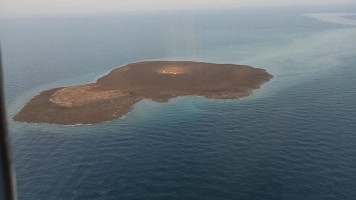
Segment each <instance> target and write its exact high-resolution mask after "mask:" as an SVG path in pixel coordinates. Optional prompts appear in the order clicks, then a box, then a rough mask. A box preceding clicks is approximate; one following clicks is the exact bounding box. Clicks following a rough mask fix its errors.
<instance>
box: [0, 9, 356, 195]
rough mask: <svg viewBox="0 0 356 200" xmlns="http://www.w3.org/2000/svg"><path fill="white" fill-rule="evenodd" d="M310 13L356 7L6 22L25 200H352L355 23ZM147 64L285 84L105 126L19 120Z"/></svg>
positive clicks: (146, 109)
mask: <svg viewBox="0 0 356 200" xmlns="http://www.w3.org/2000/svg"><path fill="white" fill-rule="evenodd" d="M313 13H314V14H315V13H356V6H355V5H354V6H338V7H330V8H328V7H296V8H273V9H272V8H256V9H252V8H244V9H233V8H230V9H216V10H213V9H212V10H199V11H198V10H185V11H160V12H141V13H139V12H127V13H106V14H99V13H98V14H92V15H84V14H81V15H69V16H31V17H25V16H23V17H13V18H1V19H0V34H1V46H2V52H3V62H4V63H3V64H4V74H5V87H6V102H7V107H8V117H9V129H10V136H11V147H12V157H13V161H14V164H15V168H16V177H17V187H18V197H19V199H20V200H109V199H120V200H126V199H144V200H151V199H152V200H156V199H169V200H174V199H179V200H186V199H189V200H190V199H199V200H201V199H204V200H205V199H214V200H215V199H224V200H226V199H229V200H230V199H238V200H240V199H241V200H245V199H246V200H297V199H298V200H299V199H302V200H334V199H335V200H336V199H338V200H355V199H356V78H355V77H356V25H353V24H352V23H348V24H347V23H346V24H345V19H347V20H346V21H347V22H350V20H351V21H353V22H355V21H356V18H355V16H354V15H352V16H350V15H347V16H345V18H342V17H341V18H342V19H340V18H337V19H335V16H337V15H335V14H334V15H332V16H334V17H330V16H331V15H328V14H326V15H322V16H321V17H320V15H317V17H315V16H314V15H304V14H313ZM313 16H314V17H313ZM325 16H326V17H325ZM330 18H332V19H333V20H331V21H330ZM325 19H326V20H325ZM340 20H341V21H340ZM142 60H189V61H202V62H214V63H233V64H246V65H251V66H254V67H258V68H264V69H267V71H268V72H269V73H271V74H273V75H274V78H273V79H272V80H271V81H270V82H268V83H266V84H265V85H263V87H262V88H261V89H259V90H256V91H254V94H253V95H252V96H250V97H247V98H243V99H240V100H211V99H205V98H199V97H178V98H175V99H172V100H170V101H169V102H168V103H156V102H153V101H151V100H144V101H141V102H140V103H138V104H136V105H135V108H134V110H133V111H132V112H131V113H129V114H127V115H126V116H124V117H122V118H120V119H117V120H114V121H111V122H105V123H101V124H95V125H85V126H62V125H48V124H27V123H18V122H13V121H11V120H10V118H11V117H12V116H13V115H14V114H15V113H16V112H18V111H19V110H20V109H21V108H22V106H24V104H25V103H26V102H27V101H28V100H30V99H31V98H32V97H34V96H35V95H36V94H38V93H39V92H41V91H43V90H46V89H51V88H54V87H61V86H70V85H78V84H86V83H90V82H94V81H95V80H96V79H98V78H99V77H101V76H103V75H105V74H107V73H108V72H109V71H110V70H111V69H113V68H116V67H120V66H122V65H124V64H127V63H131V62H136V61H142Z"/></svg>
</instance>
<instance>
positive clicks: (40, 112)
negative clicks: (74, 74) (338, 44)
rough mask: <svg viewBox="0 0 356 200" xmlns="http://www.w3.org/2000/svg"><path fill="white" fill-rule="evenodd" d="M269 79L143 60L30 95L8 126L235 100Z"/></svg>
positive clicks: (95, 119)
mask: <svg viewBox="0 0 356 200" xmlns="http://www.w3.org/2000/svg"><path fill="white" fill-rule="evenodd" d="M272 77H273V76H272V75H271V74H269V73H267V71H266V70H264V69H259V68H253V67H251V66H246V65H235V64H213V63H204V62H192V61H145V62H137V63H132V64H128V65H125V66H122V67H119V68H116V69H114V70H112V71H111V72H110V73H109V74H107V75H106V76H104V77H102V78H100V79H98V80H97V81H96V82H95V83H90V84H86V85H78V86H71V87H63V88H55V89H50V90H47V91H44V92H41V93H40V94H39V95H37V96H35V97H34V98H33V99H32V100H30V101H29V102H28V103H27V104H26V105H25V106H24V107H23V108H22V109H21V110H20V112H19V113H17V114H16V115H15V116H14V117H13V120H14V121H20V122H29V123H49V124H63V125H76V124H94V123H100V122H104V121H111V120H114V119H117V118H120V117H121V116H123V115H125V114H127V113H128V112H130V111H131V110H132V109H133V106H134V105H135V104H136V103H137V102H139V101H141V100H143V99H151V100H153V101H156V102H167V101H169V99H171V98H175V97H178V96H199V97H205V98H209V99H239V98H242V97H246V96H249V95H251V94H252V90H254V89H258V88H260V87H261V85H263V84H264V83H265V82H267V81H269V80H270V79H271V78H272Z"/></svg>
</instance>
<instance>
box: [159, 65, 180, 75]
mask: <svg viewBox="0 0 356 200" xmlns="http://www.w3.org/2000/svg"><path fill="white" fill-rule="evenodd" d="M184 72H185V71H184V70H183V69H179V68H176V67H167V68H163V69H161V70H159V73H161V74H171V75H178V74H183V73H184Z"/></svg>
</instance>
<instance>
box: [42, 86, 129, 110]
mask: <svg viewBox="0 0 356 200" xmlns="http://www.w3.org/2000/svg"><path fill="white" fill-rule="evenodd" d="M124 95H125V94H124V92H122V91H121V90H103V89H101V88H100V87H98V86H96V85H80V86H74V87H68V88H63V89H60V90H58V91H57V92H55V93H54V94H53V95H52V97H51V98H50V99H49V101H51V102H52V103H55V104H57V105H59V106H63V107H76V106H82V105H86V104H90V103H94V102H98V101H102V100H110V99H115V98H118V97H121V96H124Z"/></svg>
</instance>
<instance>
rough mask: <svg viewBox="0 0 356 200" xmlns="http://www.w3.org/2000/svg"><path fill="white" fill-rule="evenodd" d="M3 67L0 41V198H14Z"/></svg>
mask: <svg viewBox="0 0 356 200" xmlns="http://www.w3.org/2000/svg"><path fill="white" fill-rule="evenodd" d="M3 83H4V82H3V67H2V57H1V43H0V115H1V116H0V117H1V121H0V129H1V130H0V153H1V159H0V164H1V167H0V169H1V175H0V178H1V179H2V180H0V186H1V187H3V188H1V189H0V191H4V192H2V193H3V194H1V193H0V200H1V199H6V200H15V199H17V198H16V192H15V179H14V178H15V176H14V171H13V165H12V162H11V156H10V146H9V141H10V138H9V136H8V132H7V118H6V111H5V99H4V85H3Z"/></svg>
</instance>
